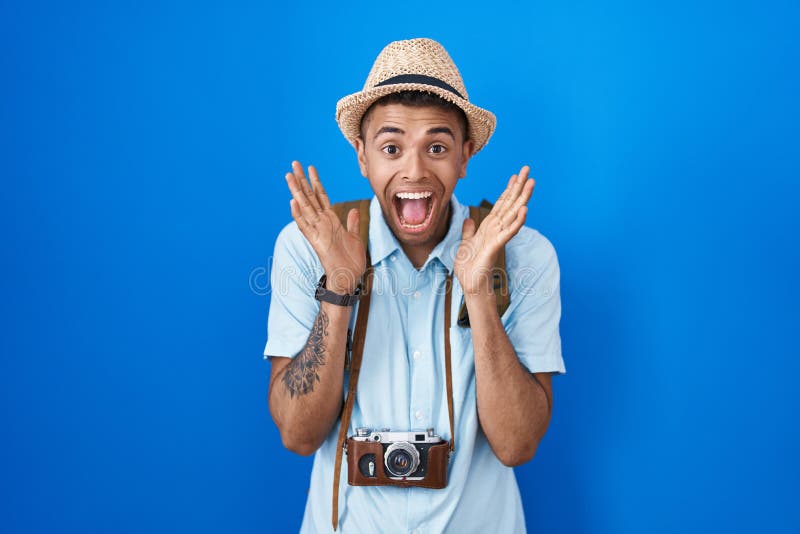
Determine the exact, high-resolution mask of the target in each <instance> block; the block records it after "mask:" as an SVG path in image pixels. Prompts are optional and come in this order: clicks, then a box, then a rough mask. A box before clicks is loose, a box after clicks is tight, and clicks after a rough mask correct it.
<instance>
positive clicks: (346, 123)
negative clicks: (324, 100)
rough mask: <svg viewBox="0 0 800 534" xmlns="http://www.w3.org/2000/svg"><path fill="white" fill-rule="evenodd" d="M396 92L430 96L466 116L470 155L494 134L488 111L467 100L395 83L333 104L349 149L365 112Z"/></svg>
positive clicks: (442, 91) (436, 89)
mask: <svg viewBox="0 0 800 534" xmlns="http://www.w3.org/2000/svg"><path fill="white" fill-rule="evenodd" d="M400 91H423V92H428V93H433V94H435V95H437V96H440V97H441V98H443V99H444V100H447V101H448V102H452V103H453V104H455V105H456V106H458V107H459V108H461V109H462V110H463V111H464V114H465V115H466V116H467V123H468V127H469V138H470V139H471V140H472V141H474V143H475V152H474V153H477V152H478V151H480V150H481V149H482V148H483V147H484V146H486V143H488V142H489V138H490V137H491V136H492V133H494V128H495V125H496V124H497V119H496V118H495V116H494V113H492V112H491V111H487V110H485V109H483V108H479V107H478V106H476V105H474V104H472V103H470V102H469V101H468V100H466V99H463V98H460V97H459V96H457V95H454V94H453V93H451V92H450V91H448V90H447V89H442V88H440V87H436V86H433V85H426V84H421V83H398V84H392V85H383V86H380V87H374V88H372V89H367V90H366V91H360V92H358V93H353V94H352V95H348V96H345V97H344V98H342V99H341V100H339V102H338V103H337V104H336V122H337V123H338V124H339V129H341V130H342V133H343V134H344V136H345V137H346V138H347V140H348V141H350V144H351V145H353V146H355V144H356V139H357V138H358V137H359V135H361V132H360V127H361V118H362V117H363V116H364V113H366V111H367V109H369V107H370V106H371V105H372V104H374V103H375V101H376V100H378V99H379V98H381V97H384V96H386V95H389V94H392V93H399V92H400Z"/></svg>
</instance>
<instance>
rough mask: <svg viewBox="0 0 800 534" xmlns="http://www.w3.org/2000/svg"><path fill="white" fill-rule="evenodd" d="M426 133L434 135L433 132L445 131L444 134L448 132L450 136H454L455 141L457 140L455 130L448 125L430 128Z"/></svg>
mask: <svg viewBox="0 0 800 534" xmlns="http://www.w3.org/2000/svg"><path fill="white" fill-rule="evenodd" d="M426 133H427V134H428V135H433V134H438V133H443V134H447V135H449V136H450V137H452V138H453V141H455V140H456V136H455V135H453V130H451V129H450V128H448V127H447V126H438V127H436V128H431V129H430V130H428V131H427V132H426Z"/></svg>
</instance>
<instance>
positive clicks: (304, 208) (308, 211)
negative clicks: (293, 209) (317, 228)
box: [286, 172, 319, 221]
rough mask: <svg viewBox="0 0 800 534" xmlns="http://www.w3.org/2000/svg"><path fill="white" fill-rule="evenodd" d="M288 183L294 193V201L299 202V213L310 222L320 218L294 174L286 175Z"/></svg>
mask: <svg viewBox="0 0 800 534" xmlns="http://www.w3.org/2000/svg"><path fill="white" fill-rule="evenodd" d="M286 183H287V185H288V186H289V191H291V193H292V199H293V200H295V201H296V202H297V208H298V210H299V213H300V214H301V215H302V216H303V217H305V218H306V219H308V220H309V221H310V220H313V218H314V217H315V216H317V217H318V216H319V213H318V212H317V210H316V209H315V208H314V206H313V205H312V204H311V200H309V198H308V195H307V194H306V192H305V191H304V190H303V188H302V186H301V185H300V182H299V180H298V179H297V177H296V176H295V175H294V174H293V173H291V172H288V173H286Z"/></svg>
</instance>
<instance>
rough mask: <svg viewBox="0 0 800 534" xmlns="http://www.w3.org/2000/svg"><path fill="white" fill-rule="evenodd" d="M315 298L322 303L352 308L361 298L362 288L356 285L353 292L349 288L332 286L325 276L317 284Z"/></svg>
mask: <svg viewBox="0 0 800 534" xmlns="http://www.w3.org/2000/svg"><path fill="white" fill-rule="evenodd" d="M314 298H316V299H317V300H319V301H320V302H328V303H330V304H336V305H338V306H352V305H353V304H355V303H356V302H358V299H359V298H361V286H359V285H356V286H355V287H354V288H353V289H352V290H351V289H349V288H348V287H347V284H345V285H344V287H343V286H341V285H336V284H331V283H330V282H329V280H328V277H327V275H325V274H323V275H322V277H321V278H320V279H319V283H318V284H317V290H316V291H315V293H314Z"/></svg>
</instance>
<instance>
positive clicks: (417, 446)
mask: <svg viewBox="0 0 800 534" xmlns="http://www.w3.org/2000/svg"><path fill="white" fill-rule="evenodd" d="M449 446H450V443H449V442H448V441H446V440H443V439H442V438H441V437H440V436H437V435H436V434H435V433H434V431H433V429H432V428H429V429H428V430H425V431H406V432H393V431H391V430H389V429H388V428H384V429H383V430H381V431H376V430H373V429H370V428H357V429H356V433H355V435H353V436H350V437H349V438H348V439H347V481H348V483H349V484H350V485H351V486H402V487H409V486H417V487H424V488H433V489H441V488H444V487H445V486H446V485H447V462H448V459H449Z"/></svg>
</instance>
